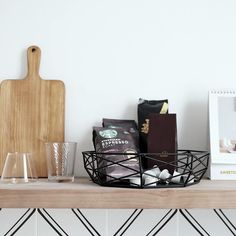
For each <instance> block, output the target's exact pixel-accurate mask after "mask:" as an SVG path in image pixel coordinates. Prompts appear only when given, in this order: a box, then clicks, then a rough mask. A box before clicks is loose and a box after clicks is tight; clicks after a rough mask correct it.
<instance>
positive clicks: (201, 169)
mask: <svg viewBox="0 0 236 236" xmlns="http://www.w3.org/2000/svg"><path fill="white" fill-rule="evenodd" d="M82 154H83V161H84V167H85V169H86V171H87V173H88V175H89V176H90V178H91V180H92V181H93V182H94V183H96V184H98V185H101V186H110V187H127V188H171V187H186V186H189V185H192V184H197V183H199V182H200V180H201V179H202V177H203V176H204V174H205V172H206V170H207V167H208V162H209V155H210V154H209V152H205V151H194V150H178V152H177V153H164V157H165V158H166V159H165V158H164V160H168V159H169V160H174V161H171V162H167V161H164V160H163V153H98V152H95V151H84V152H82ZM146 162H150V163H152V168H143V163H146Z"/></svg>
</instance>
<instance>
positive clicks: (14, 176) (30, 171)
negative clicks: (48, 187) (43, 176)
mask: <svg viewBox="0 0 236 236" xmlns="http://www.w3.org/2000/svg"><path fill="white" fill-rule="evenodd" d="M37 179H38V177H37V173H36V168H35V162H34V159H33V156H32V154H31V153H25V152H24V153H23V152H14V153H8V154H7V157H6V160H5V163H4V167H3V171H2V176H1V181H2V182H5V183H13V184H16V183H29V182H35V181H36V180H37Z"/></svg>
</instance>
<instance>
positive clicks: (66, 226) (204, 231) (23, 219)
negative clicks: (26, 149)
mask: <svg viewBox="0 0 236 236" xmlns="http://www.w3.org/2000/svg"><path fill="white" fill-rule="evenodd" d="M10 235H16V236H58V235H62V236H78V235H79V236H87V235H88V236H91V235H92V236H122V235H124V236H154V235H158V236H195V235H196V236H197V235H203V236H209V235H210V236H230V235H231V236H232V235H236V210H228V209H227V210H222V209H213V210H211V209H128V210H127V209H104V210H103V209H43V208H42V209H6V208H4V209H0V236H10Z"/></svg>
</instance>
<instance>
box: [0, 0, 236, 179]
mask: <svg viewBox="0 0 236 236" xmlns="http://www.w3.org/2000/svg"><path fill="white" fill-rule="evenodd" d="M235 12H236V1H234V0H208V1H207V0H199V1H193V0H181V1H176V0H168V1H167V0H166V1H157V0H149V1H144V0H119V1H114V0H113V1H112V0H100V1H98V0H70V1H67V0H50V1H48V0H21V1H19V0H0V78H1V79H6V78H8V79H9V78H22V77H24V75H25V74H26V57H25V56H26V49H27V47H28V46H30V45H32V44H36V45H38V46H40V48H41V50H42V63H41V70H40V72H41V77H42V78H44V79H61V80H63V81H64V82H65V84H66V139H67V140H70V141H72V140H75V141H78V144H79V153H80V151H82V150H90V149H92V142H91V129H92V126H93V125H98V124H99V122H100V121H101V119H102V118H103V117H111V118H129V119H132V118H134V119H136V106H137V100H138V98H139V97H143V98H147V99H163V98H168V99H169V102H170V111H171V112H175V113H177V119H178V137H179V147H181V148H192V149H207V148H208V124H207V123H208V118H207V102H208V90H209V89H218V88H220V89H224V88H226V89H227V88H234V87H235V83H236V80H235V78H236V56H235V55H236V27H235V26H236V14H235ZM78 157H79V159H80V163H82V161H81V160H82V158H81V154H79V156H78ZM78 174H79V175H84V174H85V172H84V170H83V167H82V164H80V168H79V171H78Z"/></svg>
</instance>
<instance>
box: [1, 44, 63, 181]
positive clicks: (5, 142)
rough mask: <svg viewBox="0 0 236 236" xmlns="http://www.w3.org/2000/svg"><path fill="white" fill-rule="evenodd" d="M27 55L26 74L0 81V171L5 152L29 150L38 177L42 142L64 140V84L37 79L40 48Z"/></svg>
mask: <svg viewBox="0 0 236 236" xmlns="http://www.w3.org/2000/svg"><path fill="white" fill-rule="evenodd" d="M27 57H28V58H27V59H28V74H27V76H26V77H25V78H24V79H20V80H4V81H2V83H1V84H0V171H1V174H2V168H3V165H4V161H5V159H6V155H7V153H8V152H31V153H32V154H33V156H34V158H35V162H36V168H37V173H38V176H39V177H47V164H46V156H45V142H48V141H57V142H61V141H64V116H65V115H64V114H65V110H64V107H65V86H64V83H63V82H62V81H59V80H43V79H41V78H40V76H39V65H40V57H41V51H40V48H39V47H37V46H31V47H29V48H28V50H27Z"/></svg>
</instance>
